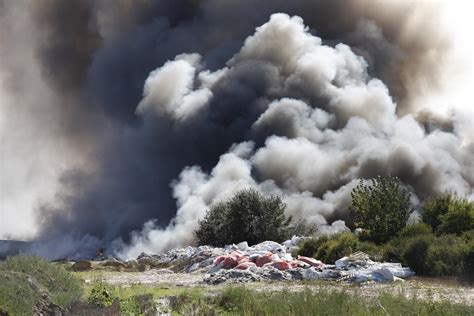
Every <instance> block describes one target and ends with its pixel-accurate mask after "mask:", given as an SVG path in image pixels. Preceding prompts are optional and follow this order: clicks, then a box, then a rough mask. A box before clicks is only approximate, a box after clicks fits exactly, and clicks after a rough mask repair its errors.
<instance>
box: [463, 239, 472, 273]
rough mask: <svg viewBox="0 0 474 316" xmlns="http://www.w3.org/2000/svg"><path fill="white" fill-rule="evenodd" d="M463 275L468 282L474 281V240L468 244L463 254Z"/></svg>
mask: <svg viewBox="0 0 474 316" xmlns="http://www.w3.org/2000/svg"><path fill="white" fill-rule="evenodd" d="M463 274H464V276H465V278H466V279H467V280H469V281H471V282H473V281H474V240H470V241H467V243H466V247H465V250H464V254H463Z"/></svg>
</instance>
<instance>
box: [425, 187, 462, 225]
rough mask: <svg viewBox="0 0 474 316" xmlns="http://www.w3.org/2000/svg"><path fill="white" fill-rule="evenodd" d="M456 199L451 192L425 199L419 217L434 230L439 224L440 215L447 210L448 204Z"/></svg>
mask: <svg viewBox="0 0 474 316" xmlns="http://www.w3.org/2000/svg"><path fill="white" fill-rule="evenodd" d="M455 199H456V195H454V194H453V193H451V192H447V193H444V194H441V195H439V196H436V197H433V198H431V199H429V200H428V201H426V202H425V203H424V205H423V207H422V209H421V219H422V220H423V222H424V223H426V224H428V225H430V226H431V228H432V229H433V231H434V230H436V229H437V228H438V226H439V225H440V224H441V216H442V215H444V214H446V213H447V212H448V209H449V206H450V205H451V204H452V203H453V201H454V200H455Z"/></svg>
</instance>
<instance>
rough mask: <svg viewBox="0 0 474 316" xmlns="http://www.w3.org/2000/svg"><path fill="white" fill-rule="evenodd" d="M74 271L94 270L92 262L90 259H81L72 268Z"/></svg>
mask: <svg viewBox="0 0 474 316" xmlns="http://www.w3.org/2000/svg"><path fill="white" fill-rule="evenodd" d="M70 269H71V270H72V271H76V272H77V271H88V270H92V262H90V261H89V260H79V261H77V262H75V263H74V264H73V265H72V266H71V268H70Z"/></svg>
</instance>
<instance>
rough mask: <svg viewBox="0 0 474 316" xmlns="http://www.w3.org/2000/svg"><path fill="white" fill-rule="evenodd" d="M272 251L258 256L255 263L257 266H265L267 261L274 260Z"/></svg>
mask: <svg viewBox="0 0 474 316" xmlns="http://www.w3.org/2000/svg"><path fill="white" fill-rule="evenodd" d="M272 261H273V260H272V253H271V252H268V253H266V254H264V255H261V256H259V257H258V258H257V260H256V261H255V264H256V265H257V267H263V265H264V264H266V263H270V262H272Z"/></svg>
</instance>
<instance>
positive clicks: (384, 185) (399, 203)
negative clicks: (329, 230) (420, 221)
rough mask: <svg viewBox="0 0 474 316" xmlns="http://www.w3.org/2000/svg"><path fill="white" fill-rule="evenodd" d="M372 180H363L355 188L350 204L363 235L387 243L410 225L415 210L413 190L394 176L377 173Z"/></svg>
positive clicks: (357, 225)
mask: <svg viewBox="0 0 474 316" xmlns="http://www.w3.org/2000/svg"><path fill="white" fill-rule="evenodd" d="M370 182H371V183H370V184H366V183H364V182H363V181H362V180H360V182H359V184H358V185H357V187H355V188H354V189H353V190H352V193H351V197H352V204H351V206H350V210H351V214H352V218H353V220H354V224H355V226H356V227H357V228H362V229H363V232H362V233H361V235H360V236H361V237H362V238H366V239H368V240H370V241H373V242H375V243H384V242H386V241H388V240H389V239H390V238H392V237H393V236H395V235H396V234H397V233H398V232H399V231H400V230H401V229H402V228H403V227H405V226H406V223H407V220H408V217H409V216H410V213H411V212H412V209H411V207H410V193H409V191H408V190H407V189H406V188H405V187H403V186H402V185H401V183H400V180H399V179H398V178H396V177H392V176H377V177H375V178H374V179H371V180H370Z"/></svg>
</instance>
